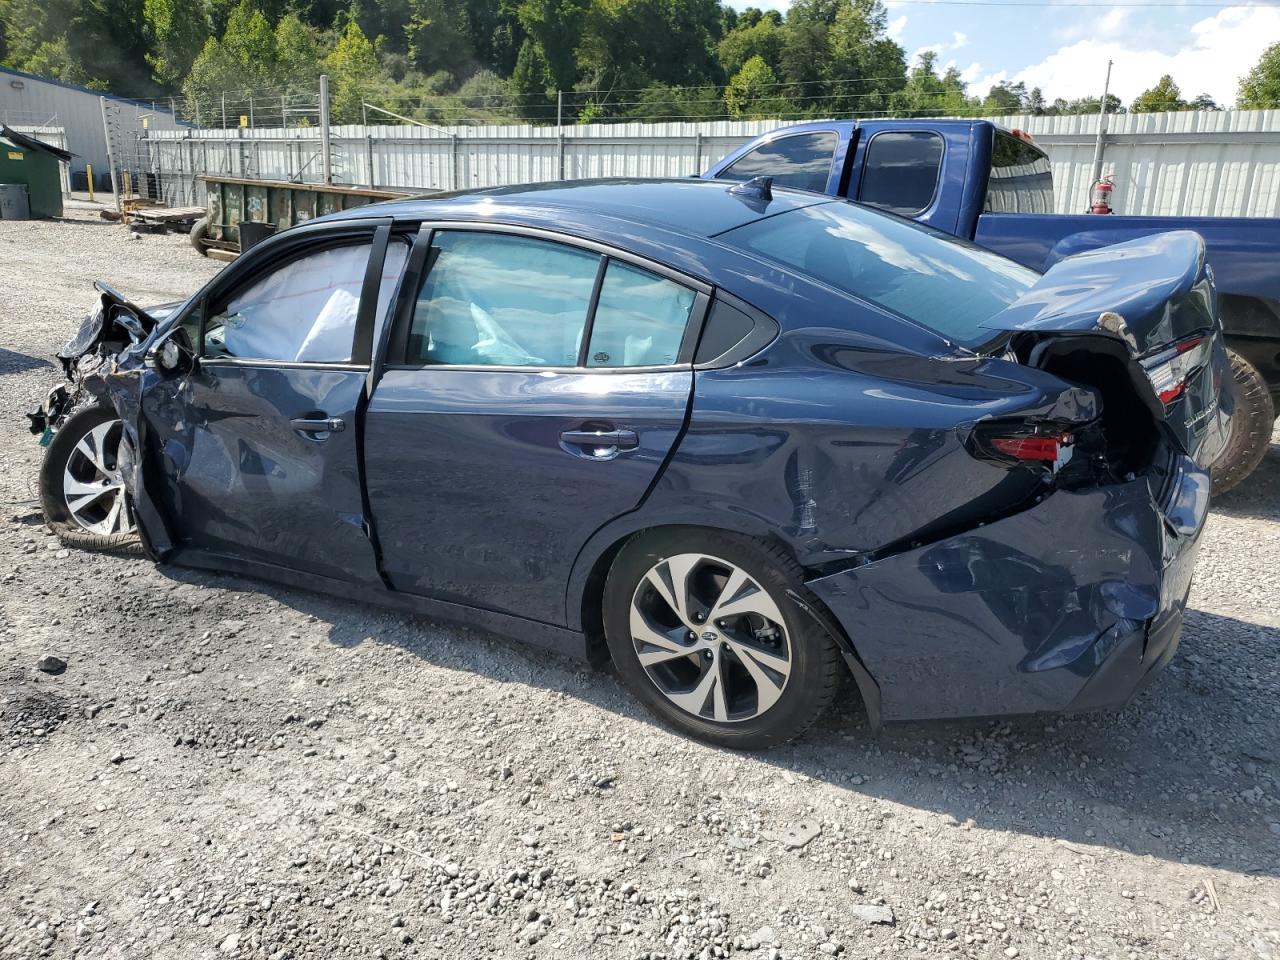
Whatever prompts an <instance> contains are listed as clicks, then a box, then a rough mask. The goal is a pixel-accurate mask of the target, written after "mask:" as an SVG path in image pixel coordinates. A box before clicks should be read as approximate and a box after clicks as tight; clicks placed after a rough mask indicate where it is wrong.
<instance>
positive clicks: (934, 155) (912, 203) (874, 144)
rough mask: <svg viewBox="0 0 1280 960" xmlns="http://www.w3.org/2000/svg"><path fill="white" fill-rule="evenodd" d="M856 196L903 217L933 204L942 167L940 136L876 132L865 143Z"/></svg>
mask: <svg viewBox="0 0 1280 960" xmlns="http://www.w3.org/2000/svg"><path fill="white" fill-rule="evenodd" d="M862 168H863V169H862V187H861V189H860V190H859V191H858V199H859V200H860V201H862V202H863V203H868V204H870V205H871V206H873V207H880V208H881V209H883V210H888V211H889V212H890V213H896V214H898V215H900V216H903V217H914V216H916V215H917V214H919V213H922V212H923V211H924V210H926V209H927V208H928V207H929V205H930V204H931V203H933V195H934V193H935V192H936V191H937V187H938V174H939V172H940V171H941V170H942V138H941V137H940V136H938V135H937V134H936V133H927V132H924V131H921V132H913V131H904V132H901V133H899V132H889V133H877V134H876V135H875V136H874V137H872V138H871V142H870V143H868V144H867V155H866V159H865V160H864V161H863V163H862Z"/></svg>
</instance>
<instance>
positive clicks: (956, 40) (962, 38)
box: [890, 17, 969, 73]
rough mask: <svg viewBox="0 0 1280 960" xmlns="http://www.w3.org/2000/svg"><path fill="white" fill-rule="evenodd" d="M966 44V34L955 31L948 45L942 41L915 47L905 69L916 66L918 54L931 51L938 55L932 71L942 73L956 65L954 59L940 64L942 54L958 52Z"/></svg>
mask: <svg viewBox="0 0 1280 960" xmlns="http://www.w3.org/2000/svg"><path fill="white" fill-rule="evenodd" d="M906 19H907V18H906V17H903V18H902V20H903V26H906ZM892 35H893V33H892V24H891V25H890V36H892ZM895 39H896V38H895ZM968 43H969V37H968V36H967V35H966V34H963V33H961V32H960V31H958V30H957V31H956V32H955V33H953V34H952V35H951V42H950V43H947V42H945V41H942V42H940V43H926V44H925V45H924V46H921V47H916V49H915V50H913V51H912V52H911V55H910V56H909V57H907V69H910V68H911V67H914V66H915V65H916V62H917V61H918V60H919V59H920V54H922V53H924V52H925V51H926V50H932V51H933V52H934V53H936V54H937V55H938V60H939V63H938V65H937V66H935V68H934V69H936V70H937V71H938V73H942V72H944V71H945V70H946V69H947V68H948V67H954V66H955V65H956V61H955V58H954V57H952V58H951V59H949V60H947V61H946V62H945V63H943V62H941V61H942V55H943V54H944V53H950V52H951V51H953V50H959V49H960V48H961V47H963V46H966V45H967V44H968Z"/></svg>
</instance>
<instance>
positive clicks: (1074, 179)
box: [145, 110, 1280, 217]
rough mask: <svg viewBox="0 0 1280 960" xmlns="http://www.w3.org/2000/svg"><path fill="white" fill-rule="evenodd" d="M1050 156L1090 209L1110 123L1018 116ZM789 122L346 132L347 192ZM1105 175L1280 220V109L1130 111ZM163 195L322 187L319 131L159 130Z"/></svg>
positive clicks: (1138, 206)
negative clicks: (274, 185)
mask: <svg viewBox="0 0 1280 960" xmlns="http://www.w3.org/2000/svg"><path fill="white" fill-rule="evenodd" d="M994 119H995V122H997V123H999V124H1001V125H1003V126H1006V127H1011V128H1019V129H1022V130H1026V131H1027V132H1029V133H1030V134H1032V136H1034V137H1035V138H1036V140H1037V141H1038V142H1039V143H1040V144H1041V145H1042V146H1043V147H1044V148H1045V150H1046V151H1047V152H1048V154H1049V157H1050V161H1051V163H1052V166H1053V177H1054V183H1055V204H1056V212H1059V213H1080V212H1083V211H1084V210H1085V208H1086V206H1087V203H1088V193H1089V187H1090V184H1091V180H1092V168H1093V152H1094V142H1095V137H1096V135H1097V129H1098V117H1097V116H1092V115H1086V116H1070V117H1032V116H1007V117H998V118H994ZM781 126H786V124H785V123H784V122H782V121H778V120H758V121H716V122H712V123H656V124H643V123H627V124H584V125H581V126H573V127H565V128H563V129H562V130H561V129H560V128H556V127H534V126H528V125H520V126H467V127H417V126H369V127H364V126H360V125H345V126H336V127H334V128H333V130H332V154H333V171H334V179H335V181H336V182H339V183H344V184H352V185H360V186H369V187H374V188H376V189H390V190H404V191H406V192H414V191H439V190H459V189H469V188H476V187H491V186H503V185H507V184H515V183H533V182H538V181H546V180H558V179H561V178H562V176H563V177H564V178H567V179H576V178H580V177H682V176H687V175H689V174H692V173H697V172H698V171H700V170H703V169H705V168H706V167H707V166H709V165H710V164H711V163H713V162H714V161H716V160H718V159H719V158H721V157H723V156H724V155H725V154H727V153H728V152H730V151H731V150H733V149H735V148H736V147H738V146H739V145H741V144H742V143H744V142H746V141H747V140H749V139H751V138H752V137H755V136H758V135H759V134H761V133H764V132H766V131H769V130H773V129H776V128H778V127H781ZM1108 126H1109V129H1108V133H1107V145H1106V153H1105V158H1104V164H1103V172H1104V174H1109V175H1113V176H1114V177H1115V179H1116V191H1115V194H1114V200H1113V203H1114V205H1115V207H1116V212H1117V213H1127V214H1151V215H1165V216H1183V215H1186V216H1192V215H1199V216H1206V215H1217V216H1254V217H1257V216H1272V217H1275V216H1280V111H1276V110H1271V111H1266V110H1229V111H1219V112H1186V113H1165V114H1125V115H1120V116H1112V117H1109V118H1108ZM145 152H146V155H147V156H148V157H149V162H150V165H151V167H152V172H153V173H155V174H156V182H157V183H158V184H160V192H161V195H162V198H163V199H165V200H166V201H167V202H169V203H173V204H182V205H186V204H191V203H199V202H202V200H203V197H202V195H201V194H200V189H199V187H198V185H197V184H196V182H195V180H194V178H195V176H196V175H197V174H200V173H210V174H222V175H229V176H243V177H257V178H262V179H272V180H295V181H300V182H307V183H317V182H319V181H320V179H321V171H320V160H319V153H320V142H319V136H318V134H317V133H316V131H315V129H314V128H297V129H288V130H284V129H278V128H277V129H247V130H227V131H222V130H176V131H168V130H163V131H156V130H153V131H150V132H149V134H148V135H146V137H145Z"/></svg>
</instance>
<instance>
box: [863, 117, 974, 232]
mask: <svg viewBox="0 0 1280 960" xmlns="http://www.w3.org/2000/svg"><path fill="white" fill-rule="evenodd" d="M975 129H976V128H975V126H974V125H973V124H969V123H955V122H950V121H943V122H939V121H931V122H928V123H925V122H922V123H921V124H920V126H919V127H918V128H916V127H914V126H913V125H912V124H908V123H904V122H902V121H895V122H893V123H887V122H875V121H873V122H869V123H864V124H861V125H860V127H859V135H858V138H857V143H856V149H855V150H854V153H853V162H852V164H851V168H850V172H849V176H848V179H847V183H848V188H847V191H846V192H845V196H847V197H848V198H849V199H850V200H857V201H858V202H859V203H865V204H867V205H869V206H873V207H879V208H880V209H882V210H887V211H889V212H890V213H896V214H898V215H899V216H902V217H910V218H911V219H913V220H916V221H917V222H919V223H923V224H926V225H928V226H931V227H935V228H936V229H938V230H943V231H945V232H947V233H951V234H955V233H956V232H957V231H958V230H959V229H960V226H961V221H962V215H963V212H964V210H965V208H966V207H967V206H969V205H971V204H972V203H973V202H974V201H973V198H972V196H971V194H972V192H973V191H972V187H971V179H972V178H971V177H970V175H969V167H970V158H971V157H972V156H973V155H974V151H973V150H972V149H971V144H970V140H971V137H972V136H973V135H974V131H975ZM966 232H967V231H966Z"/></svg>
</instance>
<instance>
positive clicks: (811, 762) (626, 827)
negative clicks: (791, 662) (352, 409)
mask: <svg viewBox="0 0 1280 960" xmlns="http://www.w3.org/2000/svg"><path fill="white" fill-rule="evenodd" d="M244 142H245V143H248V142H249V141H247V140H246V141H244ZM232 147H233V149H232V154H233V157H232V159H233V162H234V161H235V156H234V155H235V141H234V139H233V140H232ZM250 153H251V151H249V152H246V153H245V158H246V162H248V163H251V162H252V158H251V156H250ZM125 235H126V231H125V230H124V229H123V228H121V227H119V226H116V225H110V224H105V223H103V222H101V221H100V220H98V219H97V211H96V209H88V208H87V207H86V206H85V205H83V204H81V203H79V202H76V203H73V204H72V205H71V206H70V207H69V209H68V217H67V218H66V219H65V220H64V221H58V222H54V221H27V222H21V221H4V226H3V229H0V345H2V347H0V504H2V506H0V811H3V816H0V960H10V958H15V960H16V958H22V960H26V958H28V957H31V958H40V960H69V958H71V957H73V956H74V957H76V958H81V957H83V958H85V960H94V958H97V957H116V956H120V957H215V956H216V957H236V958H239V957H254V958H266V960H319V958H327V957H344V958H345V957H353V958H354V957H369V958H374V957H388V958H390V957H397V958H398V957H448V958H450V960H491V958H498V960H529V958H530V957H532V958H534V960H540V958H543V957H587V958H592V957H617V958H619V960H639V958H646V960H723V958H726V957H731V956H737V955H738V954H739V952H741V953H742V955H743V956H744V957H745V956H749V957H751V958H752V960H782V958H784V957H785V958H786V960H800V958H805V957H808V958H816V957H827V956H839V957H859V958H861V957H868V958H877V960H878V958H882V957H903V958H905V957H944V956H945V957H952V956H954V957H956V958H963V960H990V958H997V960H999V958H1001V957H1002V956H1007V957H1016V958H1017V960H1023V958H1026V960H1083V958H1090V957H1093V958H1103V957H1106V958H1111V957H1115V958H1118V960H1148V958H1151V960H1193V958H1200V957H1206V958H1208V957H1212V958H1215V960H1246V958H1248V960H1259V958H1268V960H1280V907H1277V904H1280V870H1278V869H1277V867H1276V864H1277V863H1280V782H1278V781H1280V749H1278V748H1277V745H1276V730H1278V729H1280V572H1278V571H1280V446H1277V445H1275V444H1273V446H1272V448H1271V451H1270V452H1269V453H1268V455H1267V457H1266V458H1265V460H1264V462H1263V464H1262V466H1261V467H1260V468H1259V471H1258V472H1257V473H1256V474H1255V475H1254V476H1253V477H1251V478H1250V479H1249V480H1248V481H1246V482H1245V483H1244V484H1243V485H1242V486H1241V487H1240V488H1238V489H1237V490H1235V491H1233V492H1231V493H1230V494H1227V495H1226V496H1223V497H1221V498H1218V499H1216V500H1215V503H1214V510H1213V513H1212V515H1211V517H1210V521H1209V526H1208V529H1207V532H1206V535H1205V540H1204V543H1203V545H1202V548H1201V551H1200V557H1199V565H1198V568H1197V571H1196V577H1195V581H1194V586H1193V588H1192V593H1191V598H1190V601H1189V605H1188V611H1187V618H1186V625H1185V629H1184V632H1183V636H1182V640H1181V645H1180V647H1179V650H1178V652H1177V655H1176V656H1175V658H1174V659H1173V661H1172V662H1171V664H1170V666H1169V668H1168V669H1167V670H1166V671H1165V672H1164V673H1163V674H1162V675H1161V676H1159V677H1157V678H1156V679H1155V680H1154V681H1153V682H1152V683H1151V684H1150V686H1149V687H1147V688H1146V690H1144V691H1143V692H1142V693H1141V694H1139V696H1138V697H1137V698H1136V699H1135V700H1134V702H1133V704H1132V705H1130V706H1129V707H1128V708H1127V709H1125V710H1124V711H1121V712H1118V713H1099V714H1085V715H1079V716H1071V717H1046V716H1037V717H1020V718H1010V719H999V720H982V721H966V722H963V723H945V722H939V723H934V724H929V725H918V726H898V727H895V726H888V727H886V728H885V729H884V731H883V732H881V733H879V734H877V733H876V732H874V731H872V730H871V729H869V728H868V726H867V724H866V720H865V718H864V717H863V714H862V712H861V711H860V709H859V707H858V705H857V697H856V694H855V693H853V692H852V688H850V690H851V692H850V693H849V694H848V695H847V696H846V697H844V698H843V699H842V701H841V706H840V709H839V710H838V711H837V712H836V713H835V714H833V715H832V716H831V717H829V718H828V719H827V720H825V721H824V722H822V723H821V724H819V725H818V727H817V728H815V729H814V730H813V731H812V732H811V733H810V734H808V735H807V736H806V737H805V738H804V739H803V740H802V741H800V742H798V743H793V744H787V745H784V746H781V747H778V748H776V749H773V750H770V751H768V752H767V753H762V754H734V753H729V752H726V751H723V750H720V749H716V748H711V747H707V746H705V745H703V744H700V743H697V742H695V741H692V740H688V739H685V738H682V737H680V736H678V735H676V734H674V733H672V732H671V731H669V730H667V729H666V728H665V727H663V726H661V725H660V724H657V723H655V722H654V721H653V720H652V718H651V717H649V716H648V715H647V714H646V713H645V712H644V711H643V709H642V708H641V707H640V706H639V705H638V704H637V703H636V702H635V701H634V700H633V699H632V698H631V697H630V696H629V695H628V694H627V693H626V692H625V691H624V690H623V689H622V688H621V686H620V685H619V683H618V682H617V680H616V679H615V678H614V677H613V675H612V674H611V673H610V672H608V671H597V670H594V669H590V668H588V667H586V666H584V665H583V664H580V663H577V662H573V661H569V660H561V659H559V658H557V657H555V656H552V655H549V654H546V653H542V652H539V651H536V650H532V649H525V648H521V647H518V646H516V645H514V644H511V643H508V642H505V641H502V640H496V639H494V638H491V637H488V636H486V635H483V634H481V633H479V632H472V631H470V630H467V629H464V628H460V627H453V626H447V625H444V624H441V623H435V622H432V621H430V620H426V619H422V618H416V617H411V616H407V615H404V614H401V613H397V612H393V611H384V610H381V609H375V608H372V607H368V606H364V605H361V604H358V603H348V602H345V601H342V600H339V599H337V598H335V597H332V596H327V595H324V594H313V593H306V592H302V591H299V590H293V589H289V588H284V587H277V586H270V585H266V584H263V583H259V582H256V581H252V580H247V579H240V578H237V577H234V576H230V575H222V574H210V573H203V572H199V571H195V570H187V569H182V568H178V567H173V566H163V567H157V566H155V565H154V564H152V563H151V562H149V561H147V560H145V559H142V558H138V557H130V556H120V555H112V554H95V553H88V552H85V551H82V550H70V549H66V548H64V547H62V546H61V545H60V544H59V543H58V542H57V540H56V539H55V538H53V537H52V536H50V535H49V534H47V533H46V531H45V530H44V528H43V527H42V525H41V523H40V518H39V515H38V512H37V507H36V506H35V505H34V503H33V502H32V501H33V497H34V494H33V490H34V486H33V481H34V478H35V475H36V471H37V468H38V465H39V460H40V448H39V447H38V446H37V445H36V443H35V442H34V440H33V439H32V437H31V436H30V434H29V433H28V432H27V431H26V427H25V421H24V420H23V418H22V414H23V412H24V411H25V410H27V409H29V408H30V407H31V405H32V404H33V403H35V402H37V401H38V400H39V399H41V397H42V396H43V395H44V393H45V391H46V390H47V389H48V387H49V385H50V384H51V383H52V382H53V381H54V380H55V379H56V377H57V374H56V370H55V367H54V366H53V365H52V364H51V362H50V361H51V358H52V357H53V354H54V352H55V351H56V350H57V348H58V347H59V346H60V345H61V344H62V343H63V342H64V341H65V340H66V339H67V337H68V336H69V335H70V334H71V333H72V332H73V331H74V329H75V328H76V325H77V324H78V323H79V320H80V318H81V316H82V315H83V314H84V313H86V312H87V311H88V310H89V309H90V307H91V306H92V301H93V293H92V289H91V286H90V285H91V282H92V280H93V279H94V278H96V277H102V278H104V279H107V280H109V281H112V282H113V283H115V284H116V285H117V286H119V287H120V288H121V289H122V290H123V291H124V292H125V293H126V294H128V295H130V296H132V297H134V298H135V299H137V300H139V301H140V302H143V303H158V302H163V301H167V300H173V299H177V298H181V297H184V296H186V295H188V294H190V293H191V292H192V291H194V290H195V289H196V288H197V287H198V286H199V285H200V284H201V283H202V282H203V281H204V280H206V279H208V278H209V277H212V276H214V275H215V274H216V272H217V271H218V269H220V266H219V264H217V263H216V262H214V261H210V260H207V259H205V258H203V257H200V256H199V255H197V254H196V253H195V252H194V251H193V250H192V249H191V247H190V245H189V244H188V243H187V240H186V238H185V237H184V236H181V235H173V234H169V235H165V234H160V235H143V236H141V238H140V239H138V240H135V241H126V240H125V239H124V237H125ZM189 428H190V429H191V430H193V431H196V432H197V433H198V432H199V431H200V430H201V429H202V427H201V425H200V424H198V423H192V424H190V425H189ZM257 443H258V440H257V439H255V438H254V437H252V436H249V435H246V440H245V444H246V445H245V447H244V449H243V450H239V451H236V455H237V456H243V457H254V458H256V459H255V460H254V462H255V463H262V464H267V463H268V462H269V460H270V459H271V457H270V453H269V451H264V450H262V449H260V448H259V447H257V446H255V445H256V444H257ZM206 452H207V453H209V454H210V455H212V454H213V453H214V451H213V450H209V451H204V450H203V449H202V451H201V454H202V455H204V453H206ZM801 468H803V465H801ZM478 469H480V467H479V466H478V465H471V466H469V467H468V468H467V470H466V471H464V472H463V473H461V474H460V475H459V478H458V480H457V482H458V483H459V484H467V483H469V482H471V481H472V480H473V479H474V477H473V474H474V471H476V470H478ZM518 481H519V478H514V479H513V482H518ZM850 482H855V483H856V482H858V478H851V481H850ZM430 503H431V498H430V491H426V490H424V491H423V498H422V504H421V507H422V509H423V511H424V514H423V515H424V517H427V518H429V517H430ZM424 522H427V521H424ZM431 529H432V531H433V532H434V530H435V527H434V526H433V527H432V528H431ZM277 532H278V533H279V531H277ZM290 534H291V532H290ZM1052 534H1053V532H1052V531H1046V533H1045V535H1046V536H1052ZM281 535H283V534H281ZM395 535H405V534H403V533H401V534H395ZM459 549H460V550H461V552H460V553H459V555H458V557H457V562H459V563H483V564H491V565H495V569H505V568H504V567H502V565H503V564H504V563H507V562H508V560H509V558H505V557H491V556H486V557H472V556H470V555H469V554H467V552H466V546H465V545H461V546H460V547H459ZM521 562H523V560H522V561H521ZM922 575H923V576H927V575H928V572H927V571H922ZM537 576H541V573H539V571H536V570H532V569H525V568H524V567H519V569H514V568H513V569H511V570H507V571H506V578H507V580H509V581H510V582H512V583H515V582H517V581H519V582H527V581H528V580H529V578H531V577H537ZM1095 600H1096V598H1092V599H1091V598H1082V600H1081V602H1082V603H1083V602H1094V601H1095ZM1019 602H1025V603H1026V604H1029V605H1030V608H1031V609H1038V608H1036V607H1035V604H1036V603H1037V602H1038V601H1037V599H1036V598H1034V597H1024V598H1022V600H1021V601H1019ZM905 615H906V614H904V616H905ZM1006 615H1017V611H1015V610H1014V609H1012V608H1009V609H1006V608H1005V607H1000V606H999V605H998V604H997V605H996V606H995V607H993V612H992V616H993V617H996V618H999V617H1003V616H1006ZM1046 615H1048V614H1047V613H1046ZM1028 642H1029V643H1032V642H1033V641H1032V640H1029V641H1028ZM54 652H56V654H57V655H58V657H59V658H60V659H63V660H65V661H67V663H68V664H70V665H71V666H70V668H69V672H68V673H67V674H66V675H64V676H62V677H61V678H59V679H57V680H53V679H51V677H50V675H48V674H45V673H42V672H41V671H39V670H38V669H34V668H33V665H35V664H36V663H37V661H38V660H39V659H40V658H41V657H42V656H46V655H50V654H52V653H54ZM1019 656H1021V654H1019ZM193 664H194V665H198V667H199V672H192V671H191V670H190V665H193ZM935 667H936V670H937V677H939V678H941V679H937V682H948V681H947V679H946V678H947V676H948V673H947V664H946V663H945V662H943V661H940V662H939V664H935ZM955 682H959V681H955ZM798 824H807V825H808V827H809V829H807V830H806V831H805V833H806V834H808V835H809V836H808V840H807V841H806V842H805V843H803V844H800V845H795V846H793V848H792V849H787V846H788V844H787V843H786V837H787V836H788V834H787V831H788V830H789V829H793V828H794V827H795V826H796V825H798ZM797 838H798V835H797ZM98 901H101V902H100V904H98V905H97V906H94V907H93V909H87V908H88V907H90V906H91V905H94V904H95V903H97V902H98ZM833 950H834V951H835V952H834V953H833V952H832V951H833ZM1009 951H1014V953H1010V952H1009Z"/></svg>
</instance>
